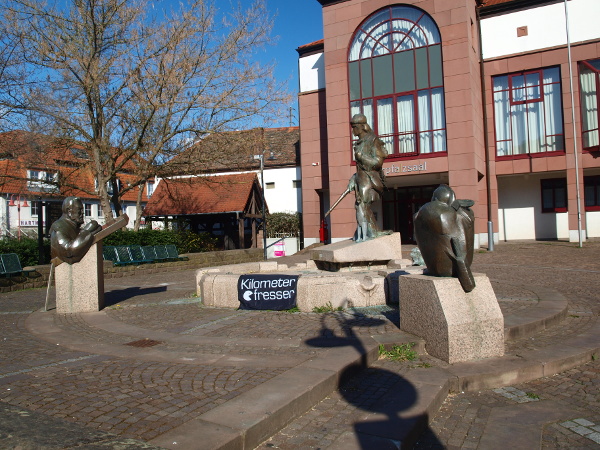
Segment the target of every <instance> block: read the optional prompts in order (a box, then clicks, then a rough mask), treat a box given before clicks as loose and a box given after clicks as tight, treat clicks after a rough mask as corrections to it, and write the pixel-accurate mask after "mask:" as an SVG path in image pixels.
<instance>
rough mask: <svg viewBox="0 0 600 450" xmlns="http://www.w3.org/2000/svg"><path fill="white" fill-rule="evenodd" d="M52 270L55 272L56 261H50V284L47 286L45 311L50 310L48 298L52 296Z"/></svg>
mask: <svg viewBox="0 0 600 450" xmlns="http://www.w3.org/2000/svg"><path fill="white" fill-rule="evenodd" d="M52 272H54V262H51V263H50V274H49V275H48V286H47V287H46V304H45V305H44V311H48V300H49V298H50V285H51V284H52Z"/></svg>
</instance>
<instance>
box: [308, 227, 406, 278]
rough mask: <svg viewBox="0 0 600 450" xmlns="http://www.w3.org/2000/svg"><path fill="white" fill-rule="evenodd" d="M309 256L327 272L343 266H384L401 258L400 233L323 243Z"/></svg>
mask: <svg viewBox="0 0 600 450" xmlns="http://www.w3.org/2000/svg"><path fill="white" fill-rule="evenodd" d="M310 257H311V259H312V260H313V261H314V262H315V264H316V265H317V267H318V268H319V269H321V270H327V271H329V272H336V271H338V270H340V269H342V268H344V267H375V266H381V267H385V266H386V265H387V264H389V263H390V261H398V262H400V261H401V260H402V245H401V242H400V233H392V234H389V235H384V236H379V237H377V238H375V239H371V240H368V241H363V242H355V241H353V240H351V239H348V240H345V241H340V242H336V243H335V244H329V245H324V246H322V247H318V248H317V249H315V250H313V251H312V253H311V255H310ZM406 263H409V262H408V261H406Z"/></svg>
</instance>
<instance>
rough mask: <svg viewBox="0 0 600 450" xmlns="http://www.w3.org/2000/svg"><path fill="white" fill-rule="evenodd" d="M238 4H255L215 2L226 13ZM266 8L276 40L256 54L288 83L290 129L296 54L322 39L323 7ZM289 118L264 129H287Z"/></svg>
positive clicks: (286, 4) (290, 1) (298, 3)
mask: <svg viewBox="0 0 600 450" xmlns="http://www.w3.org/2000/svg"><path fill="white" fill-rule="evenodd" d="M237 1H239V2H240V3H241V4H242V6H243V7H245V8H247V7H249V6H250V5H252V3H253V2H254V0H215V4H216V6H217V7H218V8H220V9H225V8H227V7H228V5H229V4H230V3H235V2H237ZM265 1H266V4H267V8H268V9H269V10H270V12H271V14H272V15H276V16H275V22H274V24H273V29H272V32H271V35H272V36H273V37H274V38H276V39H275V41H274V44H273V45H271V46H270V47H268V48H266V49H265V50H266V51H265V52H263V53H260V54H259V58H260V60H262V61H264V62H271V61H275V63H276V69H275V77H276V78H277V80H279V81H281V82H287V83H288V86H289V91H290V92H291V93H292V95H293V96H294V103H293V106H294V111H292V113H293V119H292V125H298V111H297V102H296V100H295V96H296V94H297V93H298V52H296V49H297V48H298V47H300V46H301V45H304V44H308V43H310V42H314V41H318V40H319V39H322V38H323V16H322V6H321V4H320V3H319V2H318V1H317V0H265ZM161 3H163V4H165V5H169V4H171V5H172V6H174V7H175V8H177V7H178V6H179V5H178V3H179V0H155V5H157V6H160V4H161ZM289 124H290V120H289V117H286V118H282V120H281V121H280V122H279V123H276V124H265V126H289Z"/></svg>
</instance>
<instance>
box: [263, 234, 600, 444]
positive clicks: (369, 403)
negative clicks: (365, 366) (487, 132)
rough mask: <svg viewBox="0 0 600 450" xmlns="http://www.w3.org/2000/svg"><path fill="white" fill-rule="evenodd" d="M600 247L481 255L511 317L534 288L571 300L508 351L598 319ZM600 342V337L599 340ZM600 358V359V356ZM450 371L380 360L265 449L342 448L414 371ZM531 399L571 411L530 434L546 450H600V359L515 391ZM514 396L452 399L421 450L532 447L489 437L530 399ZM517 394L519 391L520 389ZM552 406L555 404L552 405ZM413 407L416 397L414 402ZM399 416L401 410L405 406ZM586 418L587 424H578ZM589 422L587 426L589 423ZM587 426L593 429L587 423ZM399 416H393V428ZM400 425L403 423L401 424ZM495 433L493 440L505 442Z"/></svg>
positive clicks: (477, 262)
mask: <svg viewBox="0 0 600 450" xmlns="http://www.w3.org/2000/svg"><path fill="white" fill-rule="evenodd" d="M598 255H600V243H598V242H591V243H586V244H585V246H584V248H583V249H580V248H577V247H576V246H575V245H574V244H570V243H564V242H552V243H537V242H536V243H533V242H524V243H509V244H500V245H498V246H497V247H496V250H495V251H494V252H490V253H488V252H484V251H483V252H480V253H476V254H475V257H474V262H473V266H472V268H473V271H474V272H482V273H486V274H487V275H488V276H489V277H490V280H491V283H492V287H493V288H494V291H495V293H496V295H497V297H498V299H499V301H500V306H501V309H502V311H503V314H505V315H507V314H518V313H519V311H522V310H524V309H526V308H529V307H531V306H532V305H533V304H535V303H537V301H538V299H537V298H536V296H535V295H534V294H533V293H532V291H531V290H528V289H527V288H526V286H531V285H533V286H546V287H551V288H554V289H556V290H557V291H559V292H561V293H562V294H563V295H565V296H566V297H567V298H568V299H569V316H568V317H567V319H566V320H565V321H563V322H562V323H561V324H559V325H558V326H556V327H552V328H549V329H547V330H544V331H542V332H540V333H537V334H536V335H535V336H534V337H529V338H525V339H521V340H517V341H513V342H509V343H507V345H506V352H507V354H516V355H518V352H519V350H521V349H536V348H543V347H547V346H551V345H553V344H557V343H559V342H560V341H561V340H563V339H564V338H565V337H566V336H568V335H570V334H573V333H575V332H580V331H582V330H584V329H586V328H587V327H589V326H590V325H591V323H593V322H595V321H597V320H598V316H599V312H600V276H599V275H600V260H599V258H598ZM599 339H600V337H599ZM599 357H600V355H599ZM434 366H444V364H443V363H441V362H440V361H439V360H436V359H434V358H430V357H428V356H426V355H425V356H421V357H419V358H418V359H417V360H416V361H405V362H394V361H388V360H380V361H378V362H377V363H376V364H374V365H373V366H372V367H371V368H370V369H369V370H367V371H365V372H364V373H362V374H361V375H359V376H358V377H356V378H354V379H353V380H351V381H350V382H349V383H347V384H346V385H345V386H343V387H342V388H341V389H340V390H338V391H336V392H334V393H332V394H331V395H330V396H328V397H327V398H326V399H324V400H323V401H322V402H320V403H319V404H318V405H316V406H315V407H314V408H312V409H311V410H310V411H308V412H307V413H306V414H304V415H303V416H302V417H301V418H299V419H297V420H295V421H294V422H293V423H291V424H290V425H288V426H287V427H286V428H284V429H282V430H281V431H280V432H279V433H277V434H276V435H274V436H273V437H271V438H270V439H269V440H267V441H265V442H264V443H263V444H262V445H260V446H259V447H258V448H259V449H271V448H280V449H286V450H291V449H309V448H310V449H325V448H328V447H330V446H333V448H339V447H338V446H336V445H335V441H336V439H339V438H340V436H342V435H343V434H344V433H346V432H353V431H354V430H355V429H356V427H357V426H359V424H360V423H361V420H363V419H364V416H365V413H366V412H373V411H374V412H377V411H378V409H383V407H384V405H385V404H386V402H388V398H389V397H390V396H391V395H392V392H393V389H392V386H393V385H394V384H395V383H396V382H398V380H401V379H402V375H403V374H404V373H406V371H407V370H410V369H411V368H415V367H425V368H426V367H434ZM514 389H515V390H516V391H519V392H521V393H522V397H525V398H526V399H527V400H534V401H536V402H539V403H540V404H544V402H546V404H547V405H548V407H550V408H556V409H560V408H568V411H567V412H566V413H565V415H564V417H562V418H560V419H556V420H552V419H550V420H549V423H546V422H545V421H543V420H542V422H540V423H539V424H537V428H534V427H532V426H531V427H530V428H529V429H528V432H529V433H543V434H542V438H543V441H542V442H543V448H548V449H550V448H586V449H587V448H590V449H591V448H600V433H599V432H600V362H599V361H592V362H590V363H588V364H586V365H583V366H581V367H578V368H575V369H572V370H569V371H567V372H564V373H561V374H558V375H555V376H553V377H547V378H541V379H539V380H536V381H532V382H530V383H525V384H522V385H517V386H514ZM507 392H510V391H502V390H498V391H493V390H486V391H483V392H479V393H453V394H451V395H450V396H449V397H448V398H447V399H446V401H445V402H444V404H443V405H442V407H441V408H440V410H439V411H438V413H437V414H435V416H434V417H433V419H432V421H431V425H430V428H427V430H426V431H425V432H424V433H423V434H422V436H421V438H420V439H419V441H418V442H417V444H416V446H415V448H417V449H426V448H436V449H438V448H448V449H458V448H464V449H468V448H486V449H487V448H507V447H510V448H528V447H519V445H514V442H513V444H512V445H511V444H510V442H511V433H510V431H508V430H506V431H505V434H504V436H502V433H500V438H501V439H498V441H497V442H492V443H490V442H484V443H483V444H482V442H481V440H482V437H483V436H484V431H485V430H486V425H488V421H489V420H490V415H492V417H494V415H493V414H492V412H493V411H495V410H498V411H501V408H503V407H506V406H512V405H522V404H523V403H526V402H523V401H522V400H515V397H516V396H514V395H513V397H511V398H509V397H508V396H507V395H506V393H507ZM513 392H514V391H513ZM550 402H552V403H550ZM408 403H410V400H408ZM397 412H398V413H400V412H401V407H399V409H398V411H397ZM578 421H579V422H578ZM582 421H583V422H582ZM580 422H582V423H585V424H589V426H585V427H584V426H582V425H581V424H580ZM393 424H394V418H393V417H391V418H390V426H392V425H393ZM396 425H397V424H396ZM492 431H493V430H490V432H489V434H488V437H489V438H490V439H491V438H492V436H493V437H495V438H498V433H493V432H492Z"/></svg>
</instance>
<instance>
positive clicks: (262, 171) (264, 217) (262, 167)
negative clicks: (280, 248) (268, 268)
mask: <svg viewBox="0 0 600 450" xmlns="http://www.w3.org/2000/svg"><path fill="white" fill-rule="evenodd" d="M264 161H265V153H264V151H263V154H262V155H260V185H261V192H262V220H263V253H264V258H265V261H266V260H267V215H266V212H265V203H266V200H265V162H264Z"/></svg>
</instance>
